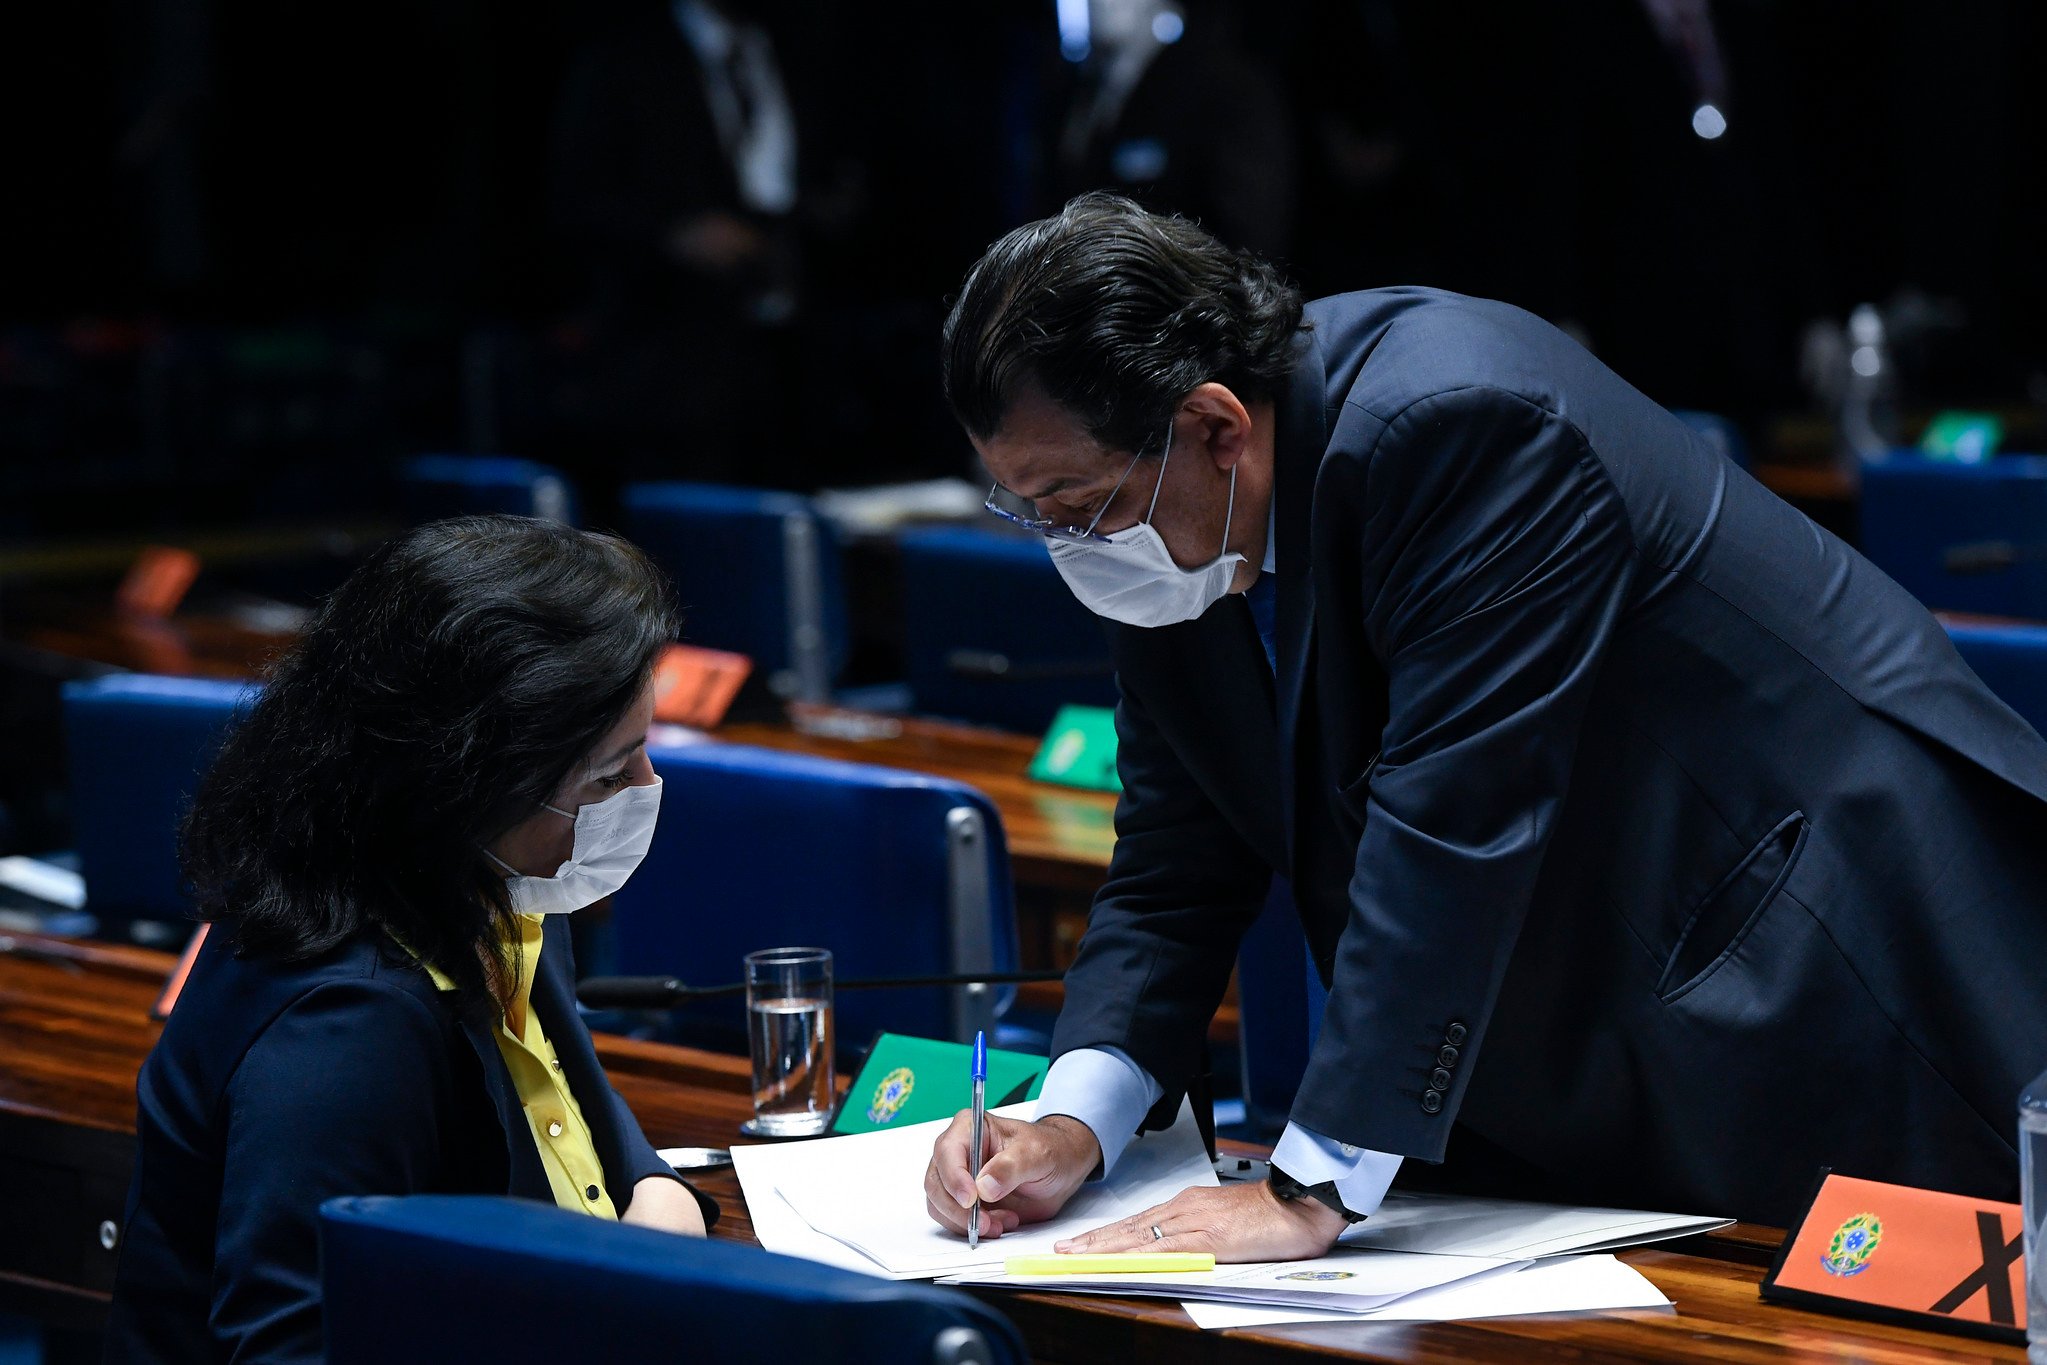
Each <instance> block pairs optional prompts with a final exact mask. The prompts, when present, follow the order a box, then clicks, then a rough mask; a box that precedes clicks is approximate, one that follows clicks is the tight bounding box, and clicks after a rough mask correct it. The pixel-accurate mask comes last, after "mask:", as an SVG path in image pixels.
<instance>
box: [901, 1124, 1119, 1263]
mask: <svg viewBox="0 0 2047 1365" xmlns="http://www.w3.org/2000/svg"><path fill="white" fill-rule="evenodd" d="M973 1136H974V1120H973V1112H972V1111H971V1110H966V1109H963V1110H961V1111H960V1112H959V1113H957V1114H955V1115H953V1120H952V1123H951V1124H950V1125H949V1126H948V1127H947V1128H946V1130H945V1131H944V1132H943V1133H941V1134H939V1137H938V1141H937V1143H936V1144H935V1145H934V1146H933V1147H932V1149H931V1164H930V1165H929V1166H927V1167H925V1169H924V1207H925V1209H926V1210H927V1211H928V1212H929V1213H930V1214H931V1219H932V1221H933V1222H935V1223H937V1224H939V1226H941V1227H944V1228H948V1229H950V1230H951V1231H953V1232H956V1233H958V1234H959V1235H960V1236H962V1237H964V1236H966V1234H967V1210H968V1209H969V1208H971V1207H972V1206H973V1203H974V1190H975V1174H976V1172H975V1169H974V1168H975V1166H977V1165H978V1166H979V1168H980V1169H979V1176H980V1182H979V1183H980V1194H981V1236H982V1238H983V1239H987V1238H991V1237H1000V1236H1001V1235H1002V1234H1003V1233H1005V1232H1014V1231H1016V1230H1017V1228H1018V1227H1020V1226H1022V1225H1023V1224H1025V1223H1042V1222H1043V1221H1044V1220H1045V1219H1047V1218H1050V1217H1051V1216H1052V1215H1053V1214H1055V1213H1057V1212H1059V1210H1060V1209H1061V1208H1062V1207H1064V1206H1065V1204H1066V1201H1067V1200H1068V1199H1070V1198H1071V1197H1072V1196H1073V1192H1074V1191H1075V1190H1077V1189H1079V1188H1080V1187H1081V1185H1082V1183H1084V1182H1085V1181H1086V1180H1087V1178H1088V1177H1089V1176H1090V1175H1092V1174H1093V1173H1094V1169H1095V1167H1096V1166H1097V1165H1099V1164H1100V1163H1101V1160H1102V1146H1101V1144H1100V1143H1099V1142H1097V1141H1096V1140H1095V1135H1094V1131H1093V1130H1092V1129H1090V1128H1089V1127H1088V1126H1087V1125H1086V1124H1084V1123H1082V1122H1081V1121H1080V1120H1079V1119H1074V1118H1068V1117H1067V1116H1066V1115H1064V1114H1052V1115H1049V1116H1047V1117H1045V1118H1042V1119H1039V1120H1038V1121H1037V1122H1036V1123H1025V1122H1023V1121H1021V1120H1019V1119H1005V1118H997V1117H996V1116H995V1115H993V1114H989V1115H988V1116H987V1117H986V1120H985V1122H984V1124H983V1128H982V1133H981V1148H982V1150H981V1161H980V1162H978V1163H977V1162H972V1161H970V1160H969V1159H968V1158H969V1152H968V1148H969V1147H970V1146H971V1145H972V1143H973Z"/></svg>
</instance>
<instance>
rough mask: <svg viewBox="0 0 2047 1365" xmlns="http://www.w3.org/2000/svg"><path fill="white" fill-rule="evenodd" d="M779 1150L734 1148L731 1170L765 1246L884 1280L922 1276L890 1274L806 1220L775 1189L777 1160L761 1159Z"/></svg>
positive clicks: (756, 1231) (748, 1212)
mask: <svg viewBox="0 0 2047 1365" xmlns="http://www.w3.org/2000/svg"><path fill="white" fill-rule="evenodd" d="M777 1150H788V1149H786V1148H783V1149H777V1148H775V1147H770V1146H767V1145H760V1146H752V1147H734V1148H733V1149H732V1169H733V1171H734V1172H736V1173H737V1174H738V1176H739V1189H740V1193H741V1194H743V1195H744V1196H745V1197H746V1214H747V1217H748V1218H750V1219H752V1220H753V1235H754V1236H755V1237H756V1238H757V1239H758V1240H759V1241H760V1244H761V1245H762V1246H764V1247H766V1248H767V1249H768V1250H769V1251H775V1252H780V1253H781V1254H782V1255H784V1256H800V1257H802V1258H803V1259H804V1260H806V1261H819V1262H822V1263H823V1264H825V1265H831V1266H837V1267H838V1268H839V1269H841V1270H857V1271H859V1272H860V1273H861V1274H863V1275H873V1276H876V1277H878V1278H880V1279H884V1280H914V1279H917V1278H919V1277H918V1276H915V1275H891V1274H890V1273H889V1272H888V1271H886V1270H883V1269H882V1268H881V1267H880V1266H878V1265H876V1264H875V1263H874V1262H873V1261H870V1260H869V1259H867V1257H865V1256H862V1255H861V1254H860V1253H859V1252H857V1251H855V1250H853V1248H851V1247H849V1246H847V1245H845V1244H844V1243H843V1242H837V1241H834V1240H832V1239H831V1238H829V1237H827V1236H825V1235H824V1234H823V1233H821V1232H819V1231H818V1230H817V1229H815V1228H813V1227H811V1225H810V1224H808V1223H806V1222H804V1221H803V1215H802V1214H800V1213H798V1212H796V1210H794V1209H792V1208H790V1207H789V1203H788V1201H787V1200H785V1199H783V1198H782V1196H781V1195H780V1194H779V1193H777V1192H776V1190H775V1184H774V1178H773V1174H772V1172H773V1168H774V1162H773V1161H772V1160H767V1161H763V1160H762V1154H764V1153H770V1152H775V1151H777Z"/></svg>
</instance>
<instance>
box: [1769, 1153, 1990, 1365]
mask: <svg viewBox="0 0 2047 1365" xmlns="http://www.w3.org/2000/svg"><path fill="white" fill-rule="evenodd" d="M2023 1228H2024V1223H2023V1221H2022V1220H2021V1218H2020V1216H2019V1206H2018V1205H2017V1204H2000V1203H1998V1202H1997V1201H1995V1200H1990V1199H1969V1198H1966V1197H1964V1196H1962V1195H1959V1194H1940V1193H1937V1192H1935V1191H1933V1190H1918V1189H1913V1188H1912V1187H1910V1186H1908V1185H1885V1184H1882V1183H1880V1182H1878V1181H1874V1180H1856V1179H1854V1178H1852V1177H1849V1176H1845V1175H1834V1174H1832V1173H1831V1172H1822V1173H1821V1180H1820V1188H1819V1192H1818V1193H1817V1194H1815V1195H1814V1196H1813V1200H1812V1204H1811V1206H1810V1207H1808V1208H1807V1209H1806V1211H1805V1217H1804V1218H1803V1219H1801V1220H1800V1221H1799V1225H1798V1226H1797V1227H1796V1228H1795V1229H1793V1230H1792V1233H1791V1235H1790V1236H1789V1237H1788V1238H1786V1239H1785V1242H1784V1247H1783V1249H1782V1250H1781V1251H1779V1252H1778V1253H1777V1264H1776V1265H1774V1266H1772V1267H1771V1268H1770V1273H1769V1274H1768V1275H1767V1276H1765V1277H1764V1278H1763V1288H1762V1293H1763V1297H1764V1298H1766V1299H1779V1300H1783V1301H1785V1302H1787V1303H1794V1304H1797V1305H1798V1306H1800V1307H1802V1308H1816V1309H1819V1310H1820V1311H1822V1312H1828V1313H1846V1314H1850V1315H1852V1316H1855V1317H1867V1318H1877V1319H1880V1320H1884V1321H1890V1322H1900V1323H1906V1324H1908V1325H1910V1326H1913V1327H1932V1328H1937V1329H1939V1330H1941V1331H1947V1332H1960V1333H1962V1334H1964V1335H1966V1336H1975V1337H1989V1338H1990V1339H1992V1340H1994V1341H2010V1342H2018V1343H2023V1342H2024V1341H2025V1339H2026V1260H2025V1254H2024V1232H2023Z"/></svg>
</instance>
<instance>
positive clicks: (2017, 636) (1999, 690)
mask: <svg viewBox="0 0 2047 1365" xmlns="http://www.w3.org/2000/svg"><path fill="white" fill-rule="evenodd" d="M1947 633H1948V638H1949V639H1951V640H1953V641H1954V642H1955V648H1956V650H1958V651H1959V652H1960V653H1961V656H1962V661H1963V662H1964V663H1966V664H1968V665H1969V667H1970V668H1972V669H1974V670H1975V671H1976V676H1977V677H1979V678H1981V679H1982V680H1983V683H1984V685H1985V686H1987V687H1988V688H1989V689H1990V690H1991V691H1992V692H1995V693H1996V694H1997V696H1998V699H1999V700H2001V701H2002V702H2003V703H2004V704H2005V705H2006V706H2009V707H2010V708H2011V709H2012V710H2014V711H2016V712H2018V713H2019V716H2020V717H2021V718H2022V719H2023V720H2024V721H2025V722H2026V724H2028V725H2030V726H2032V727H2033V728H2034V729H2035V730H2038V731H2039V732H2040V733H2041V734H2043V735H2047V625H2038V626H2027V625H1998V626H1988V625H1983V626H1979V625H1960V624H1954V623H1950V624H1949V625H1948V628H1947Z"/></svg>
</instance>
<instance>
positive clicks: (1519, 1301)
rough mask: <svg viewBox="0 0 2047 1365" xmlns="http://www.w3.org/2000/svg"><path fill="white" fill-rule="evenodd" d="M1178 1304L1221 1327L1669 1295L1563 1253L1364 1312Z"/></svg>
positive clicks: (1432, 1318)
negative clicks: (1518, 1267)
mask: <svg viewBox="0 0 2047 1365" xmlns="http://www.w3.org/2000/svg"><path fill="white" fill-rule="evenodd" d="M1180 1306H1181V1307H1182V1308H1184V1309H1186V1310H1187V1316H1188V1317H1190V1318H1193V1319H1194V1325H1195V1326H1196V1327H1201V1328H1216V1329H1220V1328H1228V1327H1277V1326H1279V1325H1280V1324H1281V1323H1288V1322H1457V1321H1460V1320H1462V1319H1466V1318H1507V1317H1528V1316H1533V1315H1536V1314H1542V1313H1604V1312H1612V1311H1613V1310H1615V1309H1625V1308H1668V1307H1670V1300H1669V1299H1666V1298H1665V1297H1663V1292H1662V1291H1661V1290H1659V1289H1658V1288H1657V1287H1656V1286H1655V1285H1653V1284H1651V1283H1649V1281H1648V1280H1647V1279H1646V1278H1645V1277H1644V1276H1643V1275H1642V1273H1641V1272H1640V1271H1638V1270H1636V1269H1635V1268H1634V1267H1632V1266H1627V1265H1623V1264H1621V1263H1620V1262H1619V1261H1617V1260H1615V1259H1614V1258H1613V1257H1611V1256H1557V1257H1552V1258H1551V1259H1549V1260H1547V1261H1536V1262H1534V1263H1532V1264H1529V1265H1525V1266H1524V1267H1523V1268H1522V1269H1519V1270H1515V1271H1513V1272H1511V1273H1509V1274H1501V1275H1483V1276H1476V1277H1473V1278H1471V1279H1466V1280H1459V1281H1457V1282H1456V1283H1454V1284H1448V1285H1444V1286H1442V1287H1441V1288H1437V1289H1423V1290H1420V1291H1418V1292H1416V1293H1413V1294H1409V1295H1408V1296H1407V1297H1405V1298H1402V1299H1395V1300H1394V1301H1393V1302H1392V1303H1389V1304H1386V1305H1385V1306H1383V1307H1380V1308H1374V1309H1370V1310H1368V1311H1366V1312H1362V1313H1356V1312H1345V1311H1340V1310H1334V1311H1333V1310H1327V1309H1325V1310H1322V1311H1319V1312H1318V1311H1316V1310H1314V1309H1308V1308H1265V1307H1258V1306H1255V1305H1250V1304H1234V1303H1209V1302H1202V1301H1199V1300H1182V1302H1181V1304H1180Z"/></svg>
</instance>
